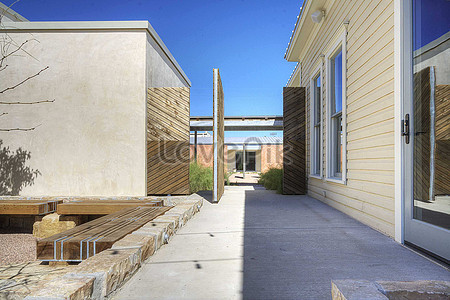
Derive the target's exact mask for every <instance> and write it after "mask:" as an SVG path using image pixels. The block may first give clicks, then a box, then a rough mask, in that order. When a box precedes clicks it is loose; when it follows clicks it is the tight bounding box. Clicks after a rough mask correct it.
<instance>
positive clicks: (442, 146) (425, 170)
mask: <svg viewBox="0 0 450 300" xmlns="http://www.w3.org/2000/svg"><path fill="white" fill-rule="evenodd" d="M430 71H431V69H430V68H429V67H428V68H425V69H423V70H421V71H419V72H417V73H416V74H414V199H415V200H422V201H433V200H434V196H436V195H449V194H450V187H449V186H448V183H449V182H450V172H449V170H450V159H448V158H449V156H450V114H449V111H450V101H449V94H450V86H449V85H438V86H435V93H434V96H435V99H434V101H435V145H434V147H435V148H434V150H435V160H434V169H435V173H434V188H433V195H432V198H431V199H430V175H431V173H430V170H431V168H430V158H431V149H432V145H431V143H430V122H431V118H430V114H431V113H430V100H431V86H430V83H431V82H430Z"/></svg>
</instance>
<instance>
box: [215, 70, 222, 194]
mask: <svg viewBox="0 0 450 300" xmlns="http://www.w3.org/2000/svg"><path fill="white" fill-rule="evenodd" d="M213 78H214V87H213V90H214V92H213V107H214V110H213V120H214V121H213V123H214V191H213V193H214V196H213V198H214V202H219V201H220V198H221V197H222V195H223V191H224V189H225V187H224V186H225V176H224V168H225V166H224V148H225V143H224V139H225V132H224V129H225V124H224V95H223V88H222V80H221V79H220V73H219V69H214V70H213Z"/></svg>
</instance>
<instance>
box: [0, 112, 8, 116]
mask: <svg viewBox="0 0 450 300" xmlns="http://www.w3.org/2000/svg"><path fill="white" fill-rule="evenodd" d="M7 114H8V113H1V114H0V117H2V116H4V115H7Z"/></svg>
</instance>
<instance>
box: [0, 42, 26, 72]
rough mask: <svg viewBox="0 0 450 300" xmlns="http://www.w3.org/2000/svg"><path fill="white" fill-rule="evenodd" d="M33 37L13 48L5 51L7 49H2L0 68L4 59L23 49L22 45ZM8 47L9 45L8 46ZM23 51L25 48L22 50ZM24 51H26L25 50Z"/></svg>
mask: <svg viewBox="0 0 450 300" xmlns="http://www.w3.org/2000/svg"><path fill="white" fill-rule="evenodd" d="M33 40H35V39H32V40H26V41H25V42H23V43H22V44H21V45H20V46H19V47H17V48H16V49H15V50H13V51H11V52H9V53H7V50H6V51H4V53H2V58H1V59H0V68H1V67H2V66H3V62H4V61H5V59H7V58H8V57H9V56H11V55H14V53H17V52H19V51H20V50H23V49H22V48H23V46H25V45H26V44H27V43H29V42H30V41H33ZM8 48H9V47H8ZM23 51H25V50H23ZM2 52H3V51H2ZM25 53H26V52H25Z"/></svg>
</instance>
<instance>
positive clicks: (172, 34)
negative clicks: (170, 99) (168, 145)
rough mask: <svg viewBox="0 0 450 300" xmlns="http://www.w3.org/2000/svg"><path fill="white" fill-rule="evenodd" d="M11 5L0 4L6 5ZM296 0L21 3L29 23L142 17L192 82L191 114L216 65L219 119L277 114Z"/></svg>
mask: <svg viewBox="0 0 450 300" xmlns="http://www.w3.org/2000/svg"><path fill="white" fill-rule="evenodd" d="M13 2H14V1H11V0H7V1H3V3H5V4H6V5H10V4H12V3H13ZM301 3H302V1H298V0H283V1H273V0H252V1H244V0H226V1H220V0H217V1H216V0H207V1H197V0H190V1H182V0H164V1H162V0H151V1H134V0H133V1H111V0H109V1H106V0H99V1H86V0H79V1H58V0H42V1H39V0H21V1H19V2H18V3H16V4H15V5H14V6H13V9H14V10H16V11H17V12H18V13H20V14H22V15H23V16H24V17H26V18H27V19H29V20H30V21H112V20H148V21H150V23H151V24H152V26H153V27H154V28H155V30H156V31H157V32H158V34H159V35H160V37H161V38H162V40H163V41H164V43H165V44H166V45H167V47H168V48H169V50H170V51H171V52H172V54H173V55H174V57H175V58H176V59H177V61H178V63H179V64H180V65H181V67H182V68H183V70H184V71H185V73H186V74H187V75H188V77H189V79H190V80H191V82H192V88H191V115H194V116H195V115H211V114H212V69H213V68H219V69H220V72H221V76H222V81H223V86H224V93H225V114H226V115H281V114H282V88H283V86H285V84H286V82H287V80H288V79H289V76H290V74H291V73H292V70H293V68H294V67H295V63H292V62H287V61H285V60H284V58H283V56H284V52H285V49H286V47H287V44H288V42H289V38H290V36H291V32H292V30H293V29H294V24H295V22H296V18H297V14H298V12H299V11H300V6H301Z"/></svg>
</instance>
